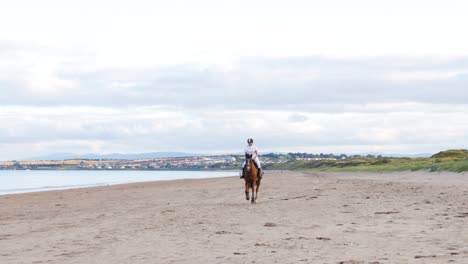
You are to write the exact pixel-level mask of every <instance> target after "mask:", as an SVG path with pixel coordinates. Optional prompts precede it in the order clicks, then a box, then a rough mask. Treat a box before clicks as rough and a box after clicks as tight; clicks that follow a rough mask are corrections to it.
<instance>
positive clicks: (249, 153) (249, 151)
mask: <svg viewBox="0 0 468 264" xmlns="http://www.w3.org/2000/svg"><path fill="white" fill-rule="evenodd" d="M247 144H248V145H247V146H246V147H245V149H244V152H245V158H246V160H245V161H244V163H243V164H242V176H241V177H240V178H241V179H242V178H244V176H245V165H246V164H247V159H249V158H251V159H253V161H254V162H255V165H256V166H257V169H258V172H257V175H258V176H259V177H260V178H261V177H262V176H263V171H262V167H261V165H260V160H258V150H257V147H255V146H254V145H253V139H251V138H249V139H247Z"/></svg>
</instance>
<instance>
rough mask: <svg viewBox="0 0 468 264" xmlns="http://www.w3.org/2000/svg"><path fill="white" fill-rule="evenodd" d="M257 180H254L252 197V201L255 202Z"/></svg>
mask: <svg viewBox="0 0 468 264" xmlns="http://www.w3.org/2000/svg"><path fill="white" fill-rule="evenodd" d="M255 183H256V181H252V185H251V186H252V199H251V200H250V202H251V203H255V189H256V186H255V185H256V184H255Z"/></svg>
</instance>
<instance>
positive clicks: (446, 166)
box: [267, 150, 468, 172]
mask: <svg viewBox="0 0 468 264" xmlns="http://www.w3.org/2000/svg"><path fill="white" fill-rule="evenodd" d="M267 169H287V170H319V171H374V172H377V171H417V170H427V171H454V172H463V171H468V150H447V151H442V152H439V153H437V154H435V155H433V156H432V157H430V158H386V157H379V158H369V157H352V158H349V159H338V160H310V161H304V160H296V161H289V162H285V163H278V164H272V165H270V166H268V168H267Z"/></svg>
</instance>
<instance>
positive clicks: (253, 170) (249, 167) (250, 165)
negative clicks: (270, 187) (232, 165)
mask: <svg viewBox="0 0 468 264" xmlns="http://www.w3.org/2000/svg"><path fill="white" fill-rule="evenodd" d="M257 172H258V171H257V166H255V164H254V161H253V159H248V160H247V163H246V165H245V177H244V180H245V199H246V200H247V201H248V200H249V199H250V197H249V189H252V199H251V200H250V203H252V204H254V203H256V201H257V194H258V187H260V181H261V178H260V177H258V175H257Z"/></svg>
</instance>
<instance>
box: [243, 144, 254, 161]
mask: <svg viewBox="0 0 468 264" xmlns="http://www.w3.org/2000/svg"><path fill="white" fill-rule="evenodd" d="M255 151H257V147H255V146H254V145H252V146H249V145H247V146H246V147H245V149H244V152H245V153H247V154H249V155H252V158H256V155H255Z"/></svg>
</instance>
